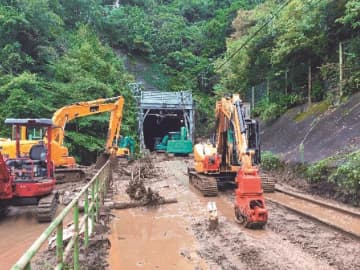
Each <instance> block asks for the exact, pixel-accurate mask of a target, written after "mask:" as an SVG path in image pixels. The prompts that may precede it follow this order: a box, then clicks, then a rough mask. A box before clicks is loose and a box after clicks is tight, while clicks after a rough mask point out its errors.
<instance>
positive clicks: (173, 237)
mask: <svg viewBox="0 0 360 270" xmlns="http://www.w3.org/2000/svg"><path fill="white" fill-rule="evenodd" d="M151 160H152V162H153V164H154V171H155V172H157V173H154V175H152V176H151V177H149V178H144V183H145V185H146V186H147V187H151V188H152V189H153V190H156V191H158V192H159V194H160V195H161V196H163V197H165V198H174V197H176V198H177V199H178V203H176V204H168V205H161V206H156V207H154V206H152V207H150V208H149V207H140V208H133V209H126V210H114V211H113V215H114V219H113V220H112V222H111V225H110V228H111V233H110V235H109V239H110V242H111V248H110V253H109V258H108V262H109V269H198V270H199V269H360V258H359V256H357V251H358V250H360V241H359V240H357V239H353V238H351V237H349V236H347V235H344V234H342V233H340V232H338V231H335V230H333V229H331V228H328V227H326V226H324V225H322V224H320V223H317V222H314V221H312V220H309V219H307V218H304V217H301V216H299V215H297V214H295V213H293V212H291V211H289V210H287V209H285V208H283V207H281V206H279V205H276V204H274V203H271V202H269V201H268V202H267V207H268V209H269V213H270V217H269V222H268V225H267V226H266V228H265V229H264V230H249V229H245V228H243V227H242V226H241V225H238V224H237V223H236V222H235V221H234V219H233V209H232V201H233V195H232V191H225V192H222V193H221V194H220V195H219V196H218V197H216V198H204V197H202V196H201V195H200V194H199V193H198V192H197V191H196V190H194V189H193V188H192V187H190V186H189V185H188V176H187V173H186V171H187V166H188V164H190V163H191V160H190V159H183V158H173V159H171V160H168V159H165V158H163V157H159V156H152V158H151ZM144 166H146V165H144ZM128 180H129V176H128V175H126V173H124V171H121V170H118V171H117V173H116V174H115V177H114V190H116V193H117V195H116V196H115V197H116V200H120V201H124V200H125V201H126V200H129V198H128V196H127V195H126V192H125V190H126V186H127V183H128ZM208 201H215V202H216V204H217V208H218V212H219V220H220V223H219V227H218V229H217V230H215V231H210V230H208V225H209V224H208V221H207V219H208V213H207V208H206V206H207V202H208Z"/></svg>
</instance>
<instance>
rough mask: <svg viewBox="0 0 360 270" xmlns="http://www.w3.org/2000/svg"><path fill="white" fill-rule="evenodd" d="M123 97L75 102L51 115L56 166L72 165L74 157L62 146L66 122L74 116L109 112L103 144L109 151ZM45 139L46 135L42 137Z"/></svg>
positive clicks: (118, 123)
mask: <svg viewBox="0 0 360 270" xmlns="http://www.w3.org/2000/svg"><path fill="white" fill-rule="evenodd" d="M123 106H124V98H123V97H122V96H118V97H113V98H106V99H97V100H93V101H85V102H77V103H74V104H71V105H68V106H65V107H62V108H60V109H59V110H57V111H56V112H55V113H54V115H53V118H52V120H53V123H54V125H55V126H56V127H54V128H53V130H52V133H53V138H54V139H53V141H52V147H53V149H54V151H53V155H52V160H53V161H54V164H55V166H56V167H74V166H75V165H76V162H75V159H74V158H73V157H71V156H69V153H68V149H67V148H66V147H65V146H63V143H64V137H65V127H66V124H67V123H68V122H69V121H71V120H74V119H76V118H80V117H85V116H90V115H94V114H100V113H104V112H110V122H109V128H108V135H107V140H106V144H105V151H106V152H110V151H111V148H112V145H113V140H114V139H115V140H118V137H119V136H120V127H121V120H122V110H123ZM44 141H46V136H45V138H44Z"/></svg>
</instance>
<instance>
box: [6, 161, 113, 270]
mask: <svg viewBox="0 0 360 270" xmlns="http://www.w3.org/2000/svg"><path fill="white" fill-rule="evenodd" d="M110 173H111V168H110V161H107V162H106V163H105V165H104V166H103V167H101V169H100V170H99V171H98V172H97V173H96V174H95V176H94V177H93V178H92V179H91V180H90V182H89V183H87V184H86V186H84V187H83V189H82V190H81V191H80V193H79V194H78V195H77V196H76V197H75V198H74V199H73V200H72V201H71V202H70V203H69V204H68V205H67V206H66V207H65V208H64V210H63V211H61V213H60V214H59V215H58V216H57V217H56V218H55V219H54V220H53V221H52V222H51V224H50V225H49V227H47V229H46V230H45V231H44V232H43V233H42V234H41V235H40V237H39V238H38V239H36V240H35V242H34V243H33V244H32V246H31V247H30V248H29V249H28V250H27V251H26V252H25V253H24V254H23V255H22V256H21V258H20V259H19V260H18V261H17V263H16V264H15V265H14V266H13V267H12V268H11V270H19V269H26V270H30V269H31V259H32V258H33V257H34V256H35V254H36V253H37V252H38V251H39V249H40V248H41V246H42V245H43V244H44V242H45V241H46V240H47V239H48V238H49V237H50V236H51V234H52V232H53V231H54V230H56V258H57V264H56V265H55V266H54V269H57V270H60V269H63V267H64V266H65V263H66V260H67V259H68V258H69V256H70V254H71V251H72V250H73V264H74V265H73V269H74V270H78V269H79V267H80V265H79V246H80V245H79V238H80V237H79V236H80V231H81V230H83V229H84V245H85V248H87V247H88V245H89V236H90V235H91V233H92V231H93V228H94V225H95V221H97V220H98V218H99V211H100V204H102V203H103V200H104V194H105V193H106V189H107V184H108V181H109V179H110ZM89 195H90V198H89ZM82 198H83V199H84V214H83V215H82V217H81V220H79V201H80V200H81V199H82ZM72 210H73V214H74V234H73V236H72V238H71V239H70V241H69V242H68V244H67V245H66V246H65V247H64V244H63V225H64V224H63V223H64V218H65V217H66V216H68V215H69V214H70V213H71V212H72ZM89 220H91V226H89Z"/></svg>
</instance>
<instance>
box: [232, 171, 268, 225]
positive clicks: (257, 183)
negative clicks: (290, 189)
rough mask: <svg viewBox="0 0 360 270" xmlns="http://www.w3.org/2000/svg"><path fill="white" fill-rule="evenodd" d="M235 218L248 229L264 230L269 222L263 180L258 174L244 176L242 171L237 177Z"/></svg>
mask: <svg viewBox="0 0 360 270" xmlns="http://www.w3.org/2000/svg"><path fill="white" fill-rule="evenodd" d="M236 183H237V189H236V191H235V195H236V201H235V217H236V219H237V221H238V222H239V223H243V224H244V225H245V227H247V228H262V227H264V225H265V224H266V222H267V219H268V212H267V210H266V207H265V200H264V196H263V189H262V187H261V179H260V176H259V175H258V174H257V173H254V174H250V175H249V174H244V173H243V172H242V171H241V170H240V171H239V172H238V174H237V176H236Z"/></svg>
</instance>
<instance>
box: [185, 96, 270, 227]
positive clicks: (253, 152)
mask: <svg viewBox="0 0 360 270" xmlns="http://www.w3.org/2000/svg"><path fill="white" fill-rule="evenodd" d="M259 162H260V139H259V125H258V123H257V121H256V120H252V119H250V118H247V117H246V115H245V109H244V104H243V102H242V101H241V99H240V96H239V95H237V94H233V95H228V96H226V97H223V98H222V99H221V100H219V101H218V102H217V103H216V145H215V147H214V146H212V145H211V144H197V145H195V147H194V168H189V171H188V172H189V181H190V184H192V185H194V186H195V187H196V188H197V189H198V190H199V191H200V192H201V193H202V194H203V195H204V196H216V195H217V192H218V186H221V185H223V184H227V183H230V184H235V186H236V189H235V204H234V209H235V217H236V219H237V220H238V221H239V222H240V223H243V224H244V225H245V226H246V227H249V228H262V227H263V226H264V225H265V224H266V222H267V217H268V212H267V210H266V207H265V200H264V197H263V187H262V181H261V178H260V175H259V171H258V164H259Z"/></svg>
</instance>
